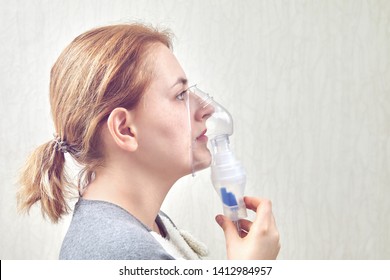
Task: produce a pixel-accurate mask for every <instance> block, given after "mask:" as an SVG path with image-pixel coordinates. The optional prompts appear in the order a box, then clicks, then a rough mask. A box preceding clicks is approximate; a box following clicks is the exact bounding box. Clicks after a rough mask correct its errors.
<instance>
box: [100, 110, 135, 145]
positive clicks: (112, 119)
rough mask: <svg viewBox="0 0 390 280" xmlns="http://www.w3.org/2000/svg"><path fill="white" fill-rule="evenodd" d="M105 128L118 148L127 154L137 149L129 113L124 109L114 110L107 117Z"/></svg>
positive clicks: (133, 127)
mask: <svg viewBox="0 0 390 280" xmlns="http://www.w3.org/2000/svg"><path fill="white" fill-rule="evenodd" d="M107 126H108V130H109V132H110V135H111V137H112V139H113V140H114V142H115V143H116V144H117V146H118V147H120V148H121V149H123V150H126V151H129V152H133V151H135V150H136V149H137V148H138V142H137V138H136V133H135V126H133V123H132V114H131V112H129V111H128V110H126V109H125V108H115V109H114V110H112V112H111V114H110V115H109V117H108V120H107Z"/></svg>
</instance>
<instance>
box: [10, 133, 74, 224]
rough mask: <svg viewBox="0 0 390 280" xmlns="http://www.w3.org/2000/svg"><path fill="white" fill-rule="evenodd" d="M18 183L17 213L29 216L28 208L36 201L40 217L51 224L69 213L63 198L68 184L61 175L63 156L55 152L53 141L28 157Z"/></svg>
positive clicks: (61, 153)
mask: <svg viewBox="0 0 390 280" xmlns="http://www.w3.org/2000/svg"><path fill="white" fill-rule="evenodd" d="M19 183H20V186H21V187H20V189H19V191H18V193H17V202H18V208H19V211H21V212H29V210H30V208H31V206H32V205H33V204H35V203H36V202H38V201H40V203H41V210H42V214H43V216H44V217H46V216H48V217H49V219H50V220H51V221H52V222H54V223H57V222H58V220H59V219H60V218H61V217H62V216H63V215H64V214H67V213H69V206H68V204H67V198H69V194H70V187H71V186H72V184H71V183H70V182H69V180H68V179H67V177H66V174H65V156H64V153H63V152H62V151H61V150H60V149H57V148H56V142H55V141H50V142H47V143H45V144H43V145H41V146H39V147H38V148H37V149H36V150H35V151H34V152H33V153H32V154H31V155H30V156H29V158H28V160H27V162H26V165H25V167H24V169H23V171H22V172H21V174H20V178H19Z"/></svg>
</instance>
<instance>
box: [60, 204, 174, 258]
mask: <svg viewBox="0 0 390 280" xmlns="http://www.w3.org/2000/svg"><path fill="white" fill-rule="evenodd" d="M156 222H157V224H158V226H159V227H160V231H162V233H163V234H164V233H165V234H166V230H165V227H164V225H163V223H162V222H161V219H160V218H159V217H157V219H156ZM60 259H73V260H85V259H90V260H163V259H166V260H172V259H174V258H173V257H172V256H171V255H170V254H168V253H167V252H166V251H165V250H164V249H163V247H162V246H161V245H160V243H159V242H157V241H156V239H155V238H154V237H153V236H152V235H151V234H150V229H149V228H147V227H146V226H145V225H144V224H142V223H141V222H140V221H139V220H137V219H136V218H135V217H134V216H132V215H131V214H130V213H129V212H127V211H126V210H125V209H123V208H121V207H119V206H117V205H115V204H112V203H109V202H105V201H97V200H85V199H82V198H80V199H79V201H78V202H77V203H76V205H75V209H74V213H73V218H72V221H71V224H70V226H69V229H68V232H67V233H66V236H65V239H64V241H63V243H62V247H61V252H60Z"/></svg>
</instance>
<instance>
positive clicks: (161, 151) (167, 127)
mask: <svg viewBox="0 0 390 280" xmlns="http://www.w3.org/2000/svg"><path fill="white" fill-rule="evenodd" d="M150 56H151V57H150V59H151V60H150V61H152V62H151V63H152V65H153V68H154V70H153V78H152V80H151V83H150V85H149V87H148V89H147V90H146V92H145V93H144V95H143V97H142V99H141V101H140V103H139V104H138V105H137V107H136V108H135V109H134V111H135V114H134V116H135V122H136V123H137V131H136V134H137V142H138V148H137V152H136V156H137V157H138V162H139V163H141V164H144V165H145V167H147V168H149V169H150V168H151V169H152V171H153V172H158V174H161V175H162V176H176V177H178V178H180V177H182V176H184V175H187V174H190V173H191V172H193V171H194V168H195V171H197V170H201V169H204V168H206V167H208V166H209V165H210V162H211V155H210V152H209V150H208V148H207V141H208V139H207V137H206V136H205V132H206V120H207V118H208V117H209V116H210V114H212V110H211V109H210V108H209V107H207V108H202V107H201V106H199V107H197V108H191V110H190V109H189V106H188V98H192V97H191V95H190V94H189V91H188V90H187V89H188V84H187V78H186V74H185V72H184V71H183V69H182V67H181V66H180V64H179V62H178V61H177V59H176V57H175V56H174V55H173V53H172V51H171V50H170V49H169V48H167V47H166V46H164V45H162V44H158V45H156V46H153V50H152V53H151V54H150Z"/></svg>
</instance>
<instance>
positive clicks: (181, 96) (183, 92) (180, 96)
mask: <svg viewBox="0 0 390 280" xmlns="http://www.w3.org/2000/svg"><path fill="white" fill-rule="evenodd" d="M187 90H188V89H186V90H184V91H182V92H180V93H179V94H178V95H176V99H177V100H180V101H183V100H184V99H185V94H186V93H187Z"/></svg>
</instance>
